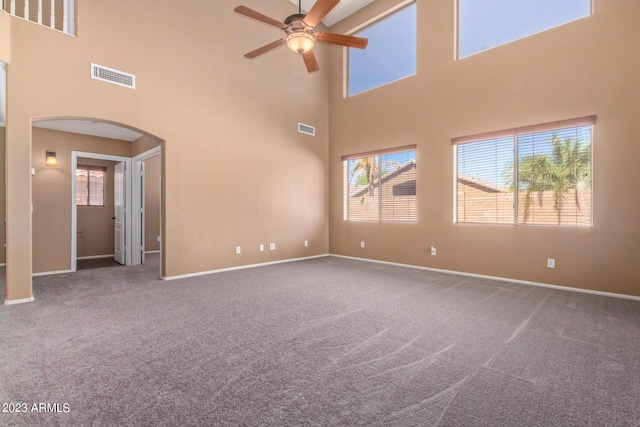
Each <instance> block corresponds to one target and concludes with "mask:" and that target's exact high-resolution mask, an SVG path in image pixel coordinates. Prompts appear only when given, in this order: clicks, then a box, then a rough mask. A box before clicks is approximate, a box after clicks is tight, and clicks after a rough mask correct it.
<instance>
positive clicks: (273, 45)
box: [244, 39, 285, 58]
mask: <svg viewBox="0 0 640 427" xmlns="http://www.w3.org/2000/svg"><path fill="white" fill-rule="evenodd" d="M284 42H285V40H284V39H280V40H276V41H274V42H273V43H269V44H268V45H266V46H262V47H261V48H259V49H256V50H253V51H251V52H249V53H247V54H245V55H244V57H245V58H255V57H256V56H258V55H262V54H263V53H266V52H269V51H270V50H272V49H275V48H277V47H279V46H282V45H283V44H284Z"/></svg>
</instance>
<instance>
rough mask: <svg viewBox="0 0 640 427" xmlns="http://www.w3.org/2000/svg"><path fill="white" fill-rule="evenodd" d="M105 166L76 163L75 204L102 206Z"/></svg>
mask: <svg viewBox="0 0 640 427" xmlns="http://www.w3.org/2000/svg"><path fill="white" fill-rule="evenodd" d="M106 175H107V168H105V167H101V166H85V165H78V167H77V169H76V205H78V206H104V186H105V181H106Z"/></svg>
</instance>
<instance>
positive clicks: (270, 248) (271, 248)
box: [269, 243, 276, 251]
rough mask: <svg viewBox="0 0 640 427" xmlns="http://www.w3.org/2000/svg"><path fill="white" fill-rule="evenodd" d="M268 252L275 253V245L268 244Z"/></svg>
mask: <svg viewBox="0 0 640 427" xmlns="http://www.w3.org/2000/svg"><path fill="white" fill-rule="evenodd" d="M269 250H270V251H275V250H276V244H275V243H269Z"/></svg>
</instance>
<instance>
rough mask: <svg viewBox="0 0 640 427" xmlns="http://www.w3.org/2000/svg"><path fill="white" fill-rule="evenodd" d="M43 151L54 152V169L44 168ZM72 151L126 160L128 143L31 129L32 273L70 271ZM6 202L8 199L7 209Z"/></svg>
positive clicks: (129, 144) (129, 150) (9, 263)
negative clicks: (32, 174) (55, 164)
mask: <svg viewBox="0 0 640 427" xmlns="http://www.w3.org/2000/svg"><path fill="white" fill-rule="evenodd" d="M46 151H55V152H56V158H57V160H58V166H57V167H47V166H45V164H44V160H45V152H46ZM72 151H83V152H88V153H99V154H111V155H115V156H123V157H130V156H131V143H130V142H127V141H119V140H114V139H107V138H98V137H94V136H87V135H79V134H75V133H68V132H59V131H54V130H48V129H40V128H35V127H34V128H33V148H32V165H33V168H35V170H36V174H35V175H34V176H33V179H32V191H33V215H32V217H33V272H34V273H40V272H47V271H62V270H69V269H70V268H71V209H72V202H71V183H72V179H73V175H72V171H71V152H72ZM9 164H10V163H9ZM10 203H11V201H10V200H9V206H10ZM98 255H102V254H98ZM11 265H12V264H11V259H8V262H7V267H8V268H7V270H9V267H11Z"/></svg>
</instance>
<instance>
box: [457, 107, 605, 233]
mask: <svg viewBox="0 0 640 427" xmlns="http://www.w3.org/2000/svg"><path fill="white" fill-rule="evenodd" d="M594 123H595V117H586V118H581V119H575V120H567V121H564V122H557V123H551V124H547V125H540V126H531V127H527V128H521V129H513V130H509V131H504V132H496V133H494V134H485V135H479V136H472V137H465V138H456V139H454V141H453V142H454V144H455V147H456V151H457V153H456V164H457V182H456V193H457V195H456V222H458V223H490V224H527V225H559V226H572V227H590V226H591V224H592V214H591V128H592V125H593V124H594ZM516 188H517V189H518V191H517V192H516V191H515V189H516Z"/></svg>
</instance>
